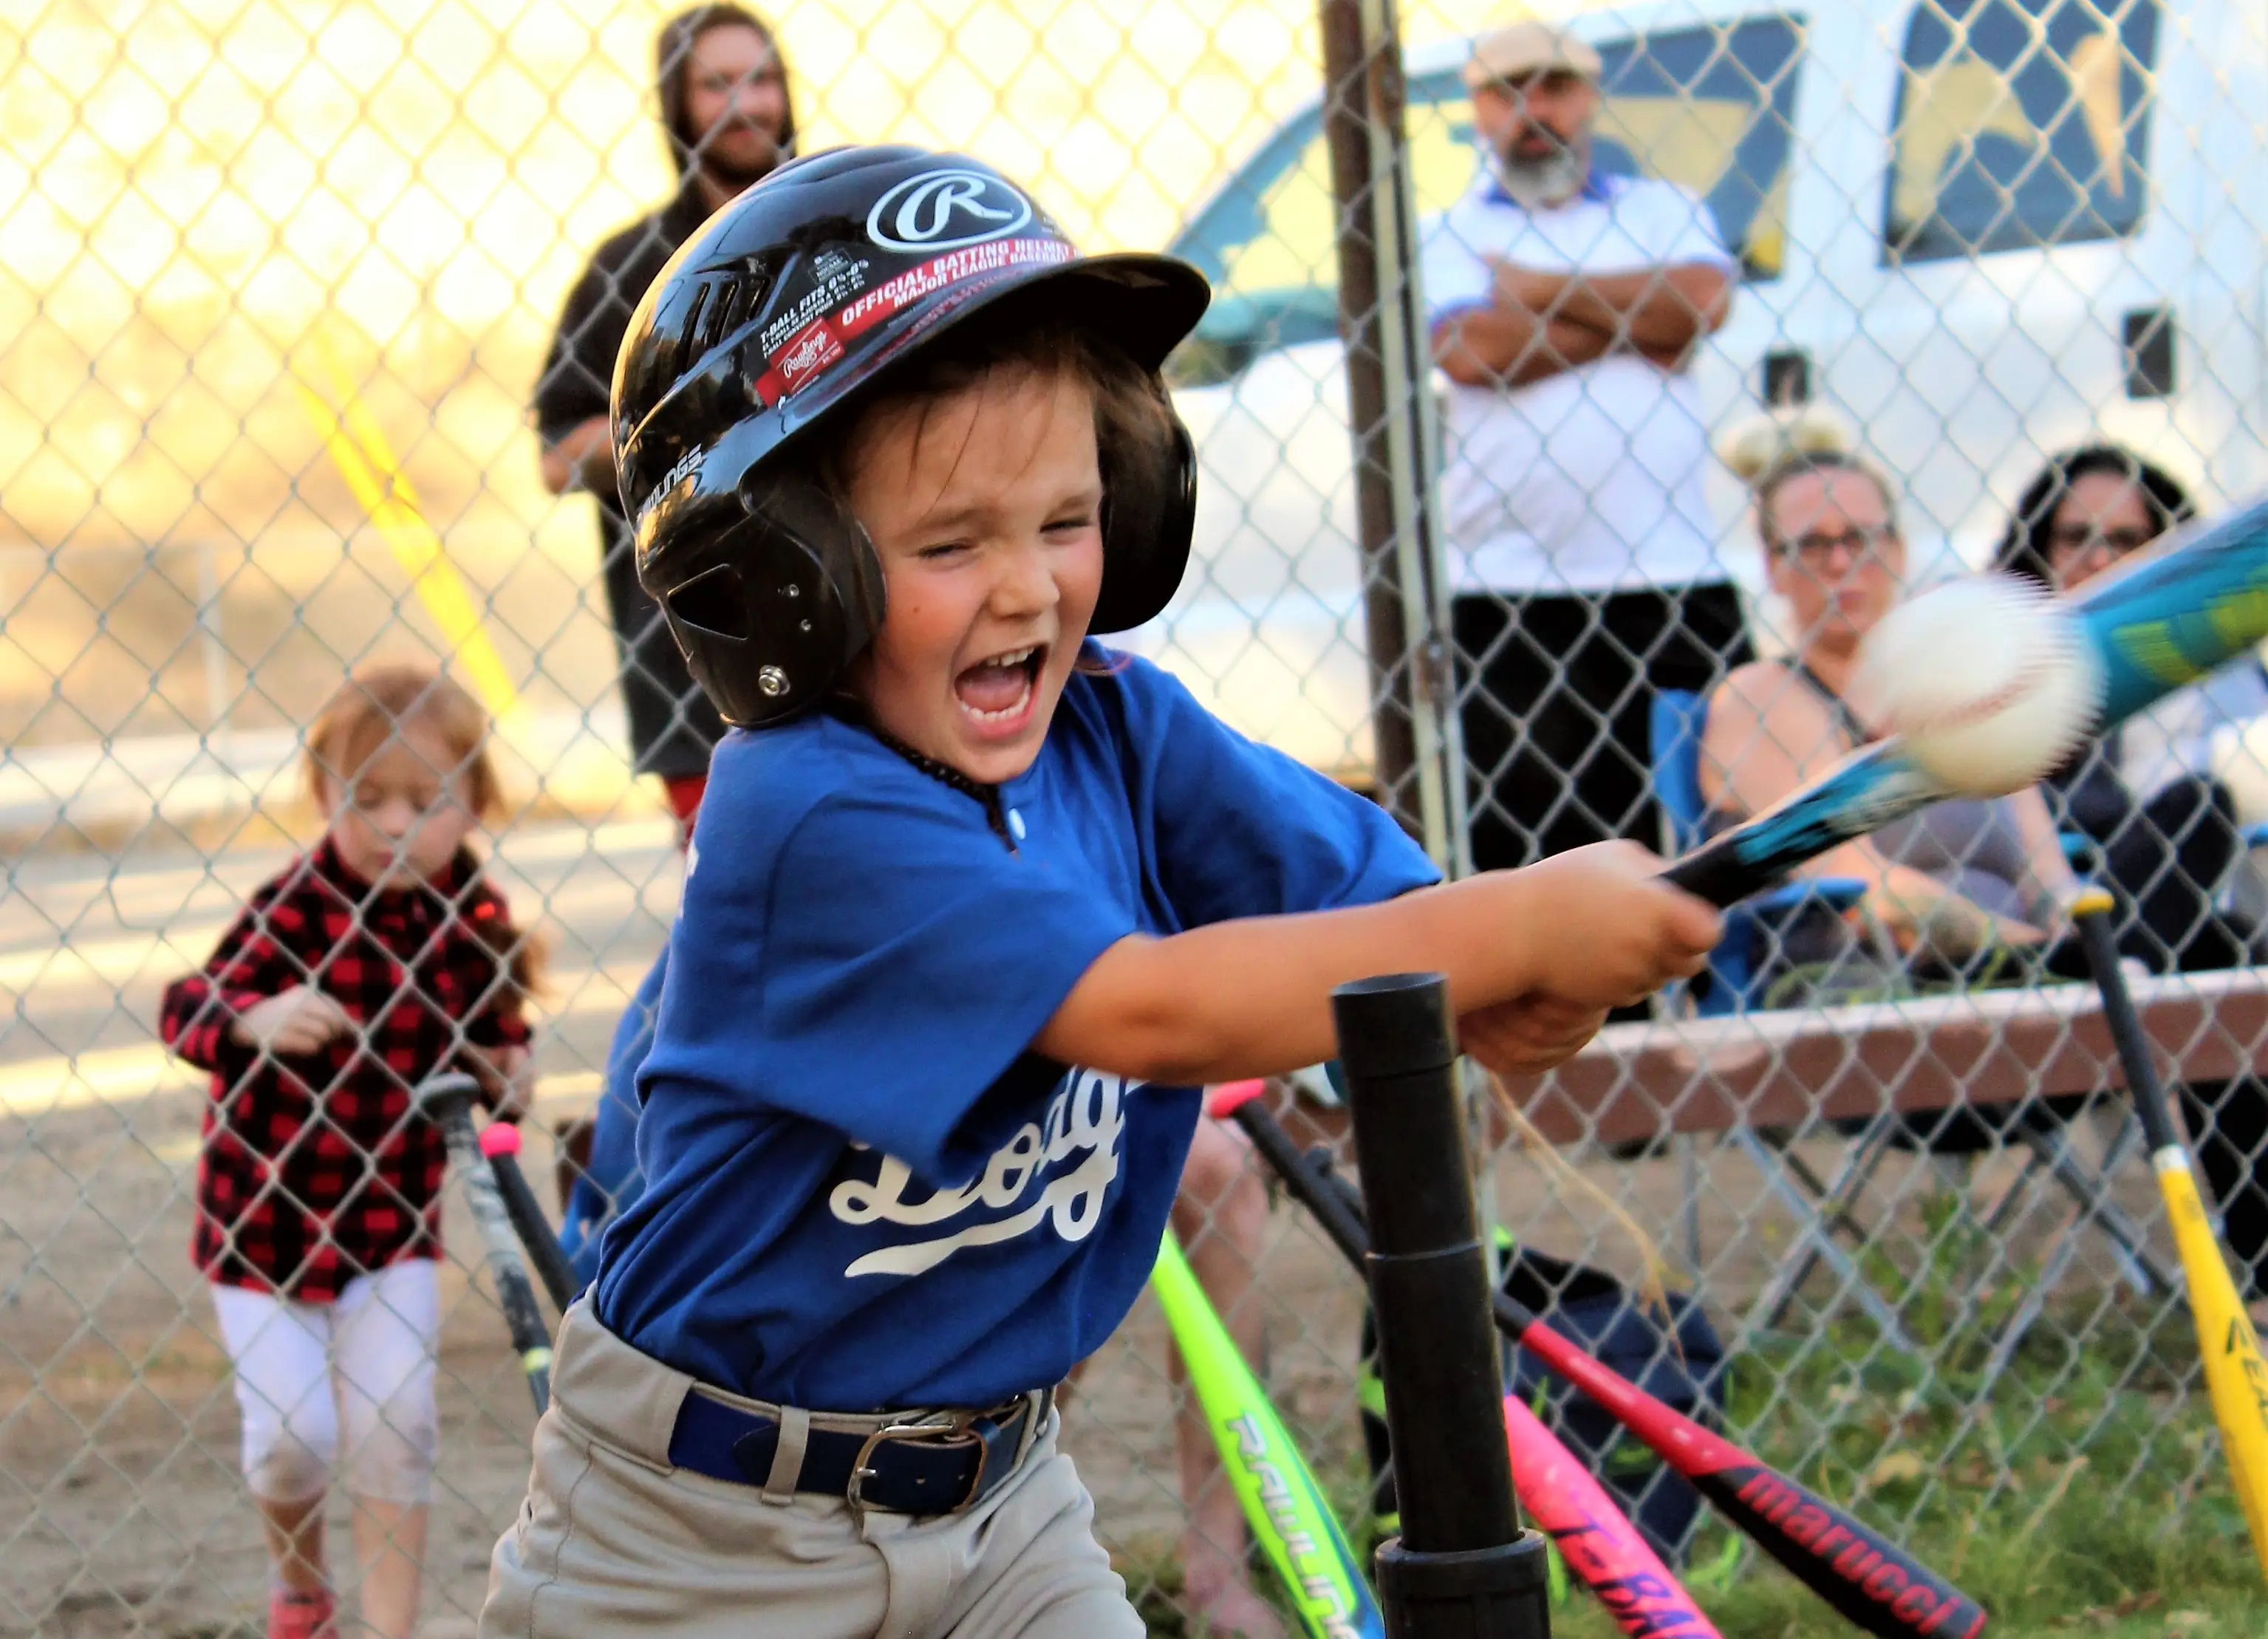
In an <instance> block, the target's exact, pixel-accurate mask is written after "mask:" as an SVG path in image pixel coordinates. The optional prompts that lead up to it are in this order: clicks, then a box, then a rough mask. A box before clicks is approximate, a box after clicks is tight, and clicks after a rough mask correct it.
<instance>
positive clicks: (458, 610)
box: [291, 342, 519, 723]
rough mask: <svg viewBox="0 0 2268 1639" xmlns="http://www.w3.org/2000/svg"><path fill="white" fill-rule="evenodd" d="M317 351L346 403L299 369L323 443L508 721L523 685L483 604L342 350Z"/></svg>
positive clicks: (477, 684) (305, 404)
mask: <svg viewBox="0 0 2268 1639" xmlns="http://www.w3.org/2000/svg"><path fill="white" fill-rule="evenodd" d="M317 350H318V353H319V355H320V358H321V360H322V364H323V369H324V373H325V374H326V375H327V376H328V378H329V385H330V388H331V393H332V398H333V399H335V401H336V402H337V403H338V405H339V406H340V407H341V408H336V409H335V408H332V404H331V401H328V400H326V399H325V398H324V396H323V395H322V394H321V393H317V392H316V391H315V390H314V389H313V387H310V386H308V385H307V384H306V382H305V381H304V380H302V379H299V378H298V376H297V375H296V374H295V375H294V377H293V379H292V383H291V385H292V386H293V387H294V388H295V389H297V391H298V395H299V403H300V407H301V408H303V409H305V410H306V413H307V419H308V420H309V421H311V422H313V423H314V425H315V430H316V431H317V432H318V433H320V435H321V437H322V440H323V446H324V448H325V449H327V450H328V452H330V457H331V459H332V461H333V462H334V463H335V464H336V466H337V467H338V469H339V475H340V476H341V477H342V478H344V479H345V480H346V481H347V488H348V489H350V490H352V491H353V492H354V497H355V499H356V500H357V501H358V502H360V503H362V509H363V511H365V512H367V513H369V514H370V521H371V522H372V524H374V525H376V526H378V533H379V535H380V536H382V537H383V538H384V539H385V541H386V544H387V546H388V547H390V548H393V550H394V558H395V559H396V561H397V562H400V563H401V568H402V571H403V573H405V574H407V575H408V576H409V584H410V588H411V590H413V591H414V592H416V594H417V597H418V600H419V601H420V602H422V603H423V605H424V606H425V612H426V613H427V614H429V615H431V617H432V620H433V623H434V624H435V625H436V626H438V627H439V628H441V636H442V640H443V641H444V642H445V643H447V644H448V646H449V649H450V651H451V652H452V653H453V655H454V656H455V657H456V659H457V662H458V664H459V665H462V666H463V667H464V668H465V673H466V675H467V676H468V678H469V679H470V680H471V682H472V685H473V687H474V690H475V693H477V694H478V695H480V697H481V701H482V704H484V705H485V706H487V708H488V709H489V715H490V717H493V718H495V719H496V720H497V722H499V723H502V722H504V721H505V720H506V719H507V718H509V717H512V715H513V714H514V713H515V712H516V711H517V710H518V709H519V690H518V689H517V688H516V687H513V684H512V673H510V672H509V671H507V670H506V669H505V667H504V661H503V658H501V657H500V656H498V655H497V651H496V646H495V645H494V644H493V643H490V641H489V636H488V633H487V632H486V631H485V630H483V629H482V626H481V613H480V606H479V605H477V604H476V603H475V601H474V600H473V597H472V594H471V593H470V592H468V591H466V589H465V583H464V582H463V581H462V580H461V579H460V578H459V577H458V575H457V571H456V570H455V568H454V567H453V565H452V564H451V563H450V562H449V558H448V555H447V553H446V551H445V550H444V548H442V545H441V538H440V536H439V535H438V534H437V533H434V530H433V526H432V525H431V524H429V523H428V522H426V520H425V514H424V511H423V509H422V508H421V507H420V506H419V505H418V502H417V492H416V490H415V489H411V488H410V485H409V474H407V473H405V472H403V471H402V470H401V462H400V461H398V460H397V459H394V450H393V447H392V446H391V445H388V444H387V439H386V434H385V433H384V432H383V431H382V430H380V429H379V425H378V423H377V421H376V419H375V418H374V417H372V415H371V413H370V412H369V410H368V409H366V408H364V407H363V405H362V403H361V401H359V400H358V399H357V397H356V396H355V393H354V387H353V384H352V383H351V382H350V380H349V379H348V378H347V374H346V371H345V370H344V369H343V368H342V366H341V365H340V364H339V361H338V359H337V357H336V356H335V355H334V354H333V353H332V351H331V350H330V349H329V348H328V347H325V346H322V345H321V344H320V342H319V343H318V347H317Z"/></svg>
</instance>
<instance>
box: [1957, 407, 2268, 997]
mask: <svg viewBox="0 0 2268 1639" xmlns="http://www.w3.org/2000/svg"><path fill="white" fill-rule="evenodd" d="M2196 515H2197V509H2196V508H2195V507H2194V506H2193V505H2191V502H2190V497H2189V496H2188V494H2187V492H2186V491H2184V490H2183V489H2182V487H2181V485H2180V484H2178V483H2176V481H2174V480H2173V479H2172V478H2171V477H2170V476H2169V475H2168V474H2166V473H2164V472H2163V471H2161V469H2160V468H2158V467H2154V466H2153V465H2151V464H2150V463H2149V462H2147V461H2146V460H2144V459H2141V458H2140V457H2139V456H2138V455H2136V454H2134V453H2133V452H2132V451H2129V450H2123V449H2120V448H2118V447H2117V446H2116V445H2088V446H2087V447H2086V448H2083V449H2077V450H2071V451H2066V452H2065V453H2063V454H2061V455H2058V456H2056V457H2054V458H2053V459H2051V460H2050V461H2049V462H2048V463H2047V465H2046V466H2045V467H2043V468H2042V469H2041V471H2040V473H2039V475H2038V476H2037V477H2036V478H2034V479H2033V480H2032V481H2031V483H2030V484H2029V486H2027V487H2026V489H2025V490H2024V493H2023V495H2022V496H2021V497H2020V498H2019V499H2018V501H2017V503H2016V510H2015V511H2014V514H2013V515H2012V516H2011V517H2010V518H2009V520H2008V529H2007V533H2006V534H2005V535H2004V536H2003V537H2002V538H2001V541H2000V549H1999V555H1998V556H1997V557H1996V559H1995V565H1996V567H1998V568H1999V569H2002V570H2007V571H2009V572H2010V573H2012V574H2016V575H2022V576H2026V577H2029V578H2030V579H2033V580H2036V581H2039V582H2041V583H2043V584H2046V585H2048V586H2051V587H2052V588H2054V589H2055V590H2056V591H2058V592H2070V591H2073V590H2074V589H2076V588H2078V587H2080V586H2083V585H2085V584H2087V583H2088V581H2090V580H2092V579H2093V578H2094V577H2095V576H2097V575H2100V574H2102V572H2103V571H2104V570H2108V569H2110V568H2112V567H2114V566H2115V565H2117V563H2118V562H2121V561H2122V560H2124V558H2126V557H2128V556H2130V555H2132V554H2133V553H2136V552H2139V551H2140V550H2141V549H2142V548H2144V547H2147V546H2148V545H2149V544H2150V543H2151V542H2153V541H2154V540H2157V539H2158V537H2159V536H2161V535H2162V534H2163V533H2165V532H2166V531H2167V530H2169V529H2171V528H2172V527H2173V526H2175V525H2176V524H2179V523H2183V522H2185V521H2187V520H2188V519H2190V518H2194V517H2195V516H2196ZM2263 712H2268V674H2264V673H2263V672H2262V670H2261V667H2260V665H2259V664H2258V662H2257V661H2255V662H2254V663H2252V664H2250V665H2234V666H2229V667H2227V668H2225V669H2224V670H2223V671H2221V672H2220V673H2215V674H2214V675H2213V677H2211V678H2209V679H2207V680H2205V681H2204V682H2202V683H2199V684H2197V685H2195V686H2194V687H2190V688H2185V689H2183V690H2182V691H2180V692H2179V693H2178V694H2176V695H2171V696H2169V697H2168V698H2167V699H2165V700H2163V701H2161V702H2159V703H2158V704H2157V705H2156V706H2154V707H2153V708H2152V709H2151V710H2150V711H2149V712H2148V713H2147V714H2146V715H2145V716H2143V717H2137V718H2134V719H2132V720H2131V721H2130V722H2128V723H2127V724H2124V726H2123V727H2122V728H2120V729H2117V730H2116V731H2112V732H2111V733H2110V734H2108V735H2106V736H2104V737H2103V738H2102V740H2101V741H2100V742H2099V743H2098V744H2097V745H2096V746H2095V747H2093V748H2092V749H2091V750H2090V751H2089V752H2088V753H2087V754H2085V755H2083V756H2081V757H2079V758H2077V759H2075V760H2074V761H2073V762H2072V764H2071V765H2070V766H2069V767H2067V768H2062V769H2059V770H2058V771H2057V773H2056V774H2055V775H2052V776H2051V777H2050V779H2049V780H2048V782H2047V783H2046V787H2045V790H2046V794H2047V797H2048V801H2049V805H2050V808H2051V811H2052V812H2054V814H2055V816H2056V820H2057V823H2058V825H2059V826H2061V827H2063V828H2064V829H2065V830H2066V831H2068V832H2072V833H2074V834H2079V835H2081V836H2084V837H2086V838H2087V839H2088V841H2089V842H2093V843H2094V844H2095V847H2096V849H2099V850H2100V852H2101V855H2102V872H2103V874H2104V875H2105V876H2106V877H2108V878H2110V881H2111V883H2112V884H2113V885H2114V886H2117V887H2120V888H2122V889H2124V891H2125V892H2126V894H2127V897H2128V899H2129V901H2130V902H2131V904H2132V907H2133V912H2134V914H2133V915H2132V918H2131V920H2130V922H2129V924H2128V926H2127V928H2126V929H2125V930H2124V936H2123V937H2122V938H2121V940H2120V944H2121V947H2122V948H2123V949H2124V951H2125V952H2126V954H2128V955H2129V956H2132V957H2135V958H2137V959H2139V960H2141V961H2143V962H2146V963H2147V964H2148V965H2149V966H2151V967H2153V968H2155V969H2158V970H2159V971H2161V972H2162V971H2166V970H2169V969H2173V968H2180V969H2182V970H2184V971H2188V972H2195V971H2198V970H2199V969H2204V968H2214V967H2228V966H2233V965H2235V964H2236V963H2239V962H2242V961H2243V960H2245V959H2246V952H2245V951H2244V949H2243V940H2242V937H2239V936H2238V935H2236V934H2235V932H2233V931H2232V930H2230V929H2229V927H2228V923H2227V922H2226V921H2225V920H2223V919H2221V918H2220V917H2219V916H2217V915H2215V912H2214V907H2215V906H2216V904H2217V903H2218V902H2219V900H2220V895H2221V893H2222V890H2223V889H2224V888H2225V887H2226V886H2227V884H2228V878H2229V873H2230V871H2232V870H2233V869H2234V868H2235V865H2236V863H2237V861H2238V859H2239V857H2240V856H2241V855H2242V842H2241V841H2240V839H2239V835H2238V832H2237V827H2236V805H2235V800H2234V799H2233V798H2232V797H2230V795H2229V792H2228V788H2227V787H2226V786H2225V785H2223V784H2222V783H2220V781H2219V780H2217V779H2215V778H2214V777H2213V761H2214V758H2215V756H2216V754H2217V753H2218V751H2219V749H2220V746H2223V745H2225V744H2226V743H2228V741H2229V740H2230V739H2232V738H2233V737H2234V736H2235V732H2236V731H2237V729H2238V728H2239V727H2240V726H2241V725H2242V724H2245V723H2247V722H2250V720H2252V719H2253V718H2255V717H2259V716H2260V715H2262V713H2263Z"/></svg>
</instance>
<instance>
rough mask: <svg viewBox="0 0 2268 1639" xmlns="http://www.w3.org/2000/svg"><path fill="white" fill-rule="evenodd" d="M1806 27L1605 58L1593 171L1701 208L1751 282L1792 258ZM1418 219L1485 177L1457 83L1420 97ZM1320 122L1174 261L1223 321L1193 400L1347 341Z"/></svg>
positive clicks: (1427, 87) (1228, 202) (1650, 42)
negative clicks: (1304, 352) (1279, 359)
mask: <svg viewBox="0 0 2268 1639" xmlns="http://www.w3.org/2000/svg"><path fill="white" fill-rule="evenodd" d="M1801 50H1802V33H1801V27H1800V23H1799V22H1798V21H1797V20H1796V19H1793V18H1781V17H1764V18H1749V19H1748V20H1746V21H1743V22H1741V23H1739V24H1736V25H1734V26H1732V27H1731V28H1729V29H1723V28H1716V27H1706V26H1703V27H1694V26H1683V27H1679V28H1675V29H1668V30H1663V31H1661V32H1660V33H1653V34H1649V35H1646V36H1643V37H1641V38H1638V39H1633V40H1620V41H1616V42H1614V43H1610V44H1607V45H1602V47H1601V48H1600V55H1601V56H1602V59H1603V62H1604V70H1603V73H1602V92H1603V93H1604V95H1603V96H1602V100H1601V107H1600V111H1599V121H1598V128H1597V141H1596V147H1595V150H1594V163H1595V164H1596V165H1597V166H1598V167H1599V168H1600V169H1601V170H1602V171H1606V172H1609V173H1614V174H1617V175H1631V174H1637V173H1644V174H1647V175H1653V176H1662V177H1667V178H1668V179H1669V180H1672V181H1675V182H1680V183H1683V185H1684V186H1686V187H1690V188H1691V189H1693V190H1694V191H1695V192H1696V193H1697V194H1700V195H1703V196H1704V197H1705V199H1706V200H1707V201H1708V202H1709V204H1710V207H1711V208H1712V209H1713V210H1714V211H1715V213H1716V217H1717V222H1718V226H1719V231H1720V232H1722V233H1723V234H1724V236H1725V239H1726V242H1727V244H1728V245H1730V246H1733V247H1734V249H1735V251H1736V253H1737V254H1740V255H1741V257H1742V261H1743V262H1744V263H1745V264H1746V266H1747V268H1748V270H1749V276H1751V277H1753V278H1771V277H1773V276H1777V275H1778V272H1779V269H1780V263H1781V260H1782V258H1783V255H1784V254H1785V248H1786V220H1787V188H1788V172H1789V163H1788V162H1789V158H1790V155H1791V153H1792V152H1793V146H1794V143H1793V121H1794V114H1795V93H1796V71H1797V63H1798V60H1799V58H1800V55H1801ZM1408 87H1409V101H1408V108H1407V114H1406V120H1405V129H1406V130H1407V132H1408V135H1409V141H1410V168H1411V173H1412V176H1413V178H1414V180H1415V182H1416V185H1417V194H1418V199H1417V205H1418V215H1419V216H1420V217H1424V216H1426V215H1430V214H1431V213H1432V212H1434V211H1438V210H1443V209H1447V208H1448V206H1449V205H1450V204H1452V203H1453V202H1454V201H1455V200H1456V199H1457V197H1458V196H1459V195H1461V194H1462V193H1463V192H1464V191H1465V190H1466V189H1467V188H1468V187H1470V186H1471V185H1472V182H1473V179H1474V175H1475V173H1476V166H1477V165H1478V163H1479V160H1478V155H1477V153H1476V149H1475V146H1474V142H1475V139H1474V136H1473V122H1472V110H1471V107H1470V105H1469V103H1468V101H1467V100H1466V97H1465V90H1464V84H1463V80H1462V76H1461V73H1460V71H1459V70H1454V69H1453V70H1446V71H1442V72H1436V73H1432V74H1428V75H1424V76H1419V77H1412V78H1411V79H1410V81H1409V83H1408ZM1335 220H1336V209H1335V207H1334V205H1333V203H1332V201H1331V168H1330V156H1329V151H1327V150H1326V148H1325V146H1324V143H1323V136H1322V114H1321V113H1320V111H1318V110H1316V109H1312V108H1311V109H1308V110H1307V111H1306V112H1304V113H1302V114H1300V115H1299V116H1297V117H1296V118H1295V119H1293V120H1292V121H1290V122H1289V123H1288V124H1286V125H1285V128H1284V129H1281V130H1279V131H1278V133H1277V134H1276V135H1275V136H1273V137H1272V138H1270V141H1269V142H1268V143H1267V144H1266V145H1265V146H1263V148H1262V149H1261V150H1260V151H1259V152H1258V153H1257V154H1256V155H1254V156H1253V158H1251V159H1250V160H1249V161H1248V162H1247V163H1246V164H1245V165H1244V166H1243V167H1242V168H1241V170H1240V171H1239V172H1238V173H1237V174H1236V175H1235V177H1234V178H1233V179H1232V180H1231V181H1230V182H1229V184H1228V185H1227V186H1226V187H1224V188H1223V189H1222V191H1221V193H1220V194H1219V195H1218V196H1217V197H1216V198H1215V199H1214V200H1213V201H1212V202H1211V203H1210V204H1208V205H1207V206H1206V207H1205V209H1204V211H1202V212H1201V213H1200V214H1199V215H1198V217H1197V219H1196V220H1195V221H1193V222H1191V223H1190V224H1189V227H1188V228H1187V229H1186V230H1184V232H1182V235H1181V237H1180V238H1179V239H1177V240H1176V241H1175V245H1174V246H1173V247H1172V248H1173V253H1174V254H1175V255H1179V256H1184V257H1187V258H1188V259H1189V261H1193V262H1195V263H1196V264H1197V266H1198V267H1199V268H1203V269H1204V272H1205V274H1206V276H1208V277H1209V278H1211V280H1212V281H1213V287H1214V291H1215V297H1214V302H1213V305H1212V308H1211V311H1210V312H1208V313H1207V314H1206V316H1205V320H1204V324H1203V325H1201V326H1200V327H1199V328H1198V331H1197V334H1196V335H1195V336H1193V337H1192V338H1191V339H1190V341H1189V342H1188V343H1186V344H1184V347H1183V349H1182V352H1181V353H1180V354H1179V355H1177V356H1176V357H1175V360H1174V364H1173V367H1172V369H1173V374H1174V377H1175V380H1176V381H1178V382H1180V383H1182V385H1196V384H1198V383H1201V382H1204V381H1219V380H1224V379H1226V378H1227V377H1229V376H1232V375H1234V374H1235V373H1236V372H1237V371H1240V370H1241V369H1243V368H1244V366H1245V365H1246V364H1249V363H1250V362H1251V360H1252V359H1253V358H1254V357H1255V356H1257V355H1259V354H1261V353H1263V352H1266V351H1269V350H1270V349H1274V348H1279V347H1288V346H1292V345H1294V344H1296V343H1298V342H1310V341H1320V340H1323V339H1326V338H1329V337H1332V336H1336V335H1337V334H1338V298H1337V286H1338V261H1337V256H1338V251H1337V245H1336V243H1335V242H1334V239H1333V227H1334V224H1335Z"/></svg>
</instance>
